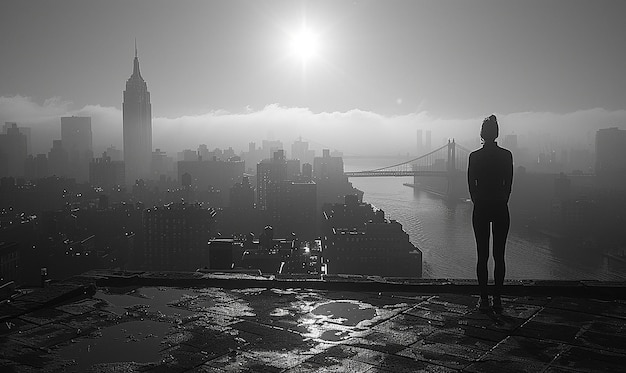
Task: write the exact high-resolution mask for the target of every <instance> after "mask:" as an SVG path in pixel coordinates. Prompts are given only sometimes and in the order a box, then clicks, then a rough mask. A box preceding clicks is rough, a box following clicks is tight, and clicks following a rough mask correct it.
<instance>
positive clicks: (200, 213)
mask: <svg viewBox="0 0 626 373" xmlns="http://www.w3.org/2000/svg"><path fill="white" fill-rule="evenodd" d="M214 217H215V210H214V209H212V208H207V207H204V206H203V205H202V204H199V203H195V204H189V203H170V204H168V205H164V206H160V207H153V208H150V209H147V210H146V211H145V212H144V216H143V230H144V232H143V233H144V242H145V248H144V260H143V265H145V267H146V269H150V270H179V271H195V270H196V269H198V268H201V267H205V266H208V264H209V259H208V258H209V257H208V247H207V245H208V242H209V238H210V236H211V234H210V229H211V226H212V224H213V221H214Z"/></svg>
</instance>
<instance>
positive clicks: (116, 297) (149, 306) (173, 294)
mask: <svg viewBox="0 0 626 373" xmlns="http://www.w3.org/2000/svg"><path fill="white" fill-rule="evenodd" d="M188 294H192V293H191V291H190V290H184V289H174V288H164V287H158V288H157V287H147V288H139V289H137V290H133V291H131V292H130V293H127V294H109V293H105V292H102V291H99V292H98V293H96V295H95V296H94V297H95V298H98V299H103V300H105V301H107V302H108V303H109V304H110V307H109V308H107V309H108V310H109V311H111V312H113V313H116V314H118V315H123V314H124V313H126V311H127V308H128V307H132V306H138V305H139V306H144V307H140V308H143V309H145V310H146V311H148V312H157V313H162V314H164V315H166V316H176V315H180V316H189V315H191V314H193V312H191V311H188V310H185V309H181V308H176V307H173V306H172V305H170V303H171V302H174V301H177V300H180V299H181V298H183V297H184V296H188Z"/></svg>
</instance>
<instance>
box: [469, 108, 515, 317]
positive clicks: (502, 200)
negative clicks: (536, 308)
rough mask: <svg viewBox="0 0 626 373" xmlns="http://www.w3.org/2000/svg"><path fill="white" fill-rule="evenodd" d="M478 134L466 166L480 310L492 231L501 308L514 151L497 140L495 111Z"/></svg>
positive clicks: (496, 302) (496, 300) (485, 300)
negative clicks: (476, 147) (478, 145)
mask: <svg viewBox="0 0 626 373" xmlns="http://www.w3.org/2000/svg"><path fill="white" fill-rule="evenodd" d="M480 137H482V139H483V140H484V144H483V147H482V149H479V150H476V151H473V152H472V153H471V154H470V156H469V165H468V170H467V182H468V184H469V192H470V196H471V198H472V202H473V203H474V212H473V214H472V226H473V227H474V236H475V237H476V249H477V252H478V262H477V264H476V276H477V277H478V286H479V288H480V300H479V302H478V307H479V309H480V310H481V311H486V310H489V297H488V292H487V281H488V278H489V277H488V273H487V262H488V260H489V236H490V234H491V232H493V259H494V262H495V267H494V281H495V289H494V295H493V309H494V311H497V312H499V311H501V310H502V301H501V299H500V295H501V294H502V285H503V283H504V274H505V271H506V269H505V264H504V247H505V245H506V238H507V235H508V233H509V225H510V217H509V207H508V202H509V196H510V195H511V184H512V182H513V155H512V154H511V152H510V151H508V150H506V149H503V148H501V147H499V146H498V144H496V141H495V140H496V138H497V137H498V120H497V119H496V116H495V115H491V116H490V117H489V118H486V119H485V120H484V121H483V124H482V128H481V130H480Z"/></svg>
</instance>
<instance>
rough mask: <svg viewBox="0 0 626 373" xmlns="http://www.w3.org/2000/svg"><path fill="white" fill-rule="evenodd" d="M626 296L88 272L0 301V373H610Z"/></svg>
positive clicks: (575, 286) (376, 281)
mask: <svg viewBox="0 0 626 373" xmlns="http://www.w3.org/2000/svg"><path fill="white" fill-rule="evenodd" d="M625 287H626V284H624V283H623V282H622V283H617V282H611V283H608V282H598V281H508V282H507V284H506V286H505V294H504V296H503V305H504V310H503V312H501V313H494V312H491V311H490V312H480V311H478V310H477V309H476V307H475V305H476V300H477V297H476V296H475V293H476V291H477V285H476V282H475V281H471V280H448V279H438V280H421V279H399V278H379V277H363V276H328V277H325V278H323V279H311V278H306V277H300V276H278V277H277V276H273V277H265V276H260V275H257V274H251V273H248V274H246V273H201V272H149V271H145V272H142V271H110V270H101V271H91V272H87V273H84V274H82V275H79V276H75V277H72V278H69V279H67V280H65V281H61V282H56V283H51V284H49V285H48V286H46V287H45V288H40V289H34V290H33V291H31V292H28V293H22V294H19V295H16V296H13V297H12V298H11V299H10V300H9V301H4V302H2V303H0V371H1V372H61V371H62V372H86V371H91V372H102V373H105V372H185V373H199V372H217V373H224V372H281V373H307V372H366V373H392V372H393V373H395V372H452V373H461V372H542V373H545V372H552V373H554V372H569V373H572V372H623V371H624V370H623V369H624V361H626V347H625V346H626V339H625V337H624V331H625V330H626V301H624V299H623V298H624V297H625V296H626V294H625V293H626V292H624V289H625Z"/></svg>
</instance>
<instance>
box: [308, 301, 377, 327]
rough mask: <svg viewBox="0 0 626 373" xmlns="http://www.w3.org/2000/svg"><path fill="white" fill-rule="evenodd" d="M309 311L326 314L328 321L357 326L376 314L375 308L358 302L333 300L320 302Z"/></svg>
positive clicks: (315, 313)
mask: <svg viewBox="0 0 626 373" xmlns="http://www.w3.org/2000/svg"><path fill="white" fill-rule="evenodd" d="M311 313H312V314H314V315H318V316H326V317H328V318H329V319H330V320H329V321H330V322H336V323H339V324H342V325H347V326H357V325H358V324H359V323H360V322H361V321H365V320H371V319H373V318H374V317H375V316H376V309H374V308H373V307H372V306H370V305H366V304H364V303H360V302H349V301H335V302H329V303H325V304H320V305H319V306H317V307H315V308H314V309H313V310H311Z"/></svg>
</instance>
